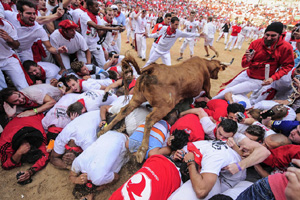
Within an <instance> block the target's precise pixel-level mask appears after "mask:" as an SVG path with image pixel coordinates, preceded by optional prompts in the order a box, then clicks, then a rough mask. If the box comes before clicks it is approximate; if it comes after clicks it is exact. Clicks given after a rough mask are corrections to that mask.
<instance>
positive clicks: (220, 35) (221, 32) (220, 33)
mask: <svg viewBox="0 0 300 200" xmlns="http://www.w3.org/2000/svg"><path fill="white" fill-rule="evenodd" d="M223 34H224V32H223V31H220V32H219V37H218V39H217V42H218V41H219V40H220V39H221V37H222V35H223Z"/></svg>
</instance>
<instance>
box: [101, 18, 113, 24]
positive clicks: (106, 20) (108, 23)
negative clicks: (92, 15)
mask: <svg viewBox="0 0 300 200" xmlns="http://www.w3.org/2000/svg"><path fill="white" fill-rule="evenodd" d="M103 20H104V21H106V22H107V23H108V24H112V21H111V22H109V21H108V20H107V19H106V16H104V17H103Z"/></svg>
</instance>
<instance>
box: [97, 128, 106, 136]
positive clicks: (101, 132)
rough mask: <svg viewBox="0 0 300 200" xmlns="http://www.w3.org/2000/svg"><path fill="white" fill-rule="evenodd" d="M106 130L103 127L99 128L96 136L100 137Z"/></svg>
mask: <svg viewBox="0 0 300 200" xmlns="http://www.w3.org/2000/svg"><path fill="white" fill-rule="evenodd" d="M105 132H106V131H105V130H104V129H102V130H100V131H99V132H98V133H97V137H100V136H101V135H103V134H104V133H105Z"/></svg>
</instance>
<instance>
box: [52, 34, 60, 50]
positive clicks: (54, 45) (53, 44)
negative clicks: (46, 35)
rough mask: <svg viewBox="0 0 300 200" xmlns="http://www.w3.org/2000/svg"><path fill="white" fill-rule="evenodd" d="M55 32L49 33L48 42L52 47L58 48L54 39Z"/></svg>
mask: <svg viewBox="0 0 300 200" xmlns="http://www.w3.org/2000/svg"><path fill="white" fill-rule="evenodd" d="M55 36H56V35H55V32H53V33H52V34H51V35H50V43H51V45H52V46H53V47H54V48H56V49H57V48H59V45H58V44H57V41H56V39H57V38H56V37H55Z"/></svg>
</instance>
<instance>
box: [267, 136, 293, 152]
mask: <svg viewBox="0 0 300 200" xmlns="http://www.w3.org/2000/svg"><path fill="white" fill-rule="evenodd" d="M287 144H291V141H290V140H289V139H288V138H287V137H286V136H285V135H283V134H279V133H277V134H272V135H269V136H268V137H266V138H265V139H264V142H263V146H264V147H266V148H267V149H275V148H277V147H280V146H284V145H287Z"/></svg>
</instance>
